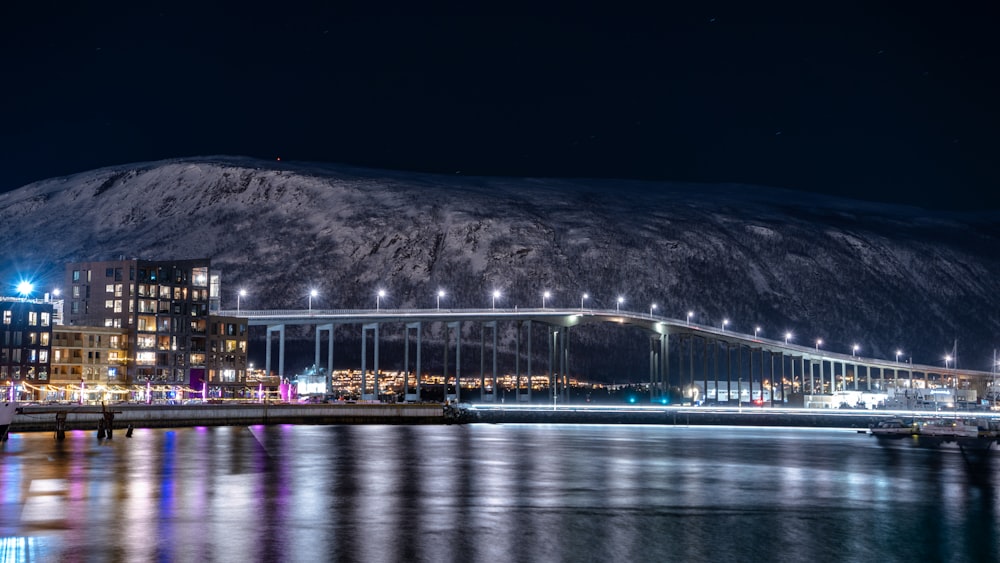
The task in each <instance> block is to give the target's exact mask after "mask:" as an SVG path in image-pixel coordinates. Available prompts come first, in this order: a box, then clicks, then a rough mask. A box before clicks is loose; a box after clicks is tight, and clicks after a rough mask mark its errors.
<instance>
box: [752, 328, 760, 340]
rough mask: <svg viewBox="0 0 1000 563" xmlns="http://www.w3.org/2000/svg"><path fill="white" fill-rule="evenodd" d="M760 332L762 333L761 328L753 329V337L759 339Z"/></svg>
mask: <svg viewBox="0 0 1000 563" xmlns="http://www.w3.org/2000/svg"><path fill="white" fill-rule="evenodd" d="M759 332H760V327H759V326H755V327H753V337H754V338H757V334H758V333H759Z"/></svg>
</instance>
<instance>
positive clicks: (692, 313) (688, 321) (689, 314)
mask: <svg viewBox="0 0 1000 563" xmlns="http://www.w3.org/2000/svg"><path fill="white" fill-rule="evenodd" d="M693 316H694V311H688V319H687V324H691V317H693Z"/></svg>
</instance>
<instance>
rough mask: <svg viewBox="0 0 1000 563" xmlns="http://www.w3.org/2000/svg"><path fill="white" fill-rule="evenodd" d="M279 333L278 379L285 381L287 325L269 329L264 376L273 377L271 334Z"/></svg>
mask: <svg viewBox="0 0 1000 563" xmlns="http://www.w3.org/2000/svg"><path fill="white" fill-rule="evenodd" d="M274 332H277V333H278V377H279V378H280V379H281V381H284V380H285V325H276V326H269V327H267V345H266V346H265V350H264V375H271V334H272V333H274Z"/></svg>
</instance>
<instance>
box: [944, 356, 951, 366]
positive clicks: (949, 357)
mask: <svg viewBox="0 0 1000 563" xmlns="http://www.w3.org/2000/svg"><path fill="white" fill-rule="evenodd" d="M950 362H951V354H948V355H947V356H945V357H944V369H948V364H949V363H950Z"/></svg>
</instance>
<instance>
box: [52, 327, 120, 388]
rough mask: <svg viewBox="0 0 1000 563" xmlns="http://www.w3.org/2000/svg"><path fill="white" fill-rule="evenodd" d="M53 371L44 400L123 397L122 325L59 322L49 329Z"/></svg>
mask: <svg viewBox="0 0 1000 563" xmlns="http://www.w3.org/2000/svg"><path fill="white" fill-rule="evenodd" d="M52 335H53V336H52V371H51V375H50V377H49V386H48V389H47V392H46V393H45V395H44V396H43V398H44V399H46V400H52V401H63V400H78V399H79V398H80V393H81V392H84V393H85V394H86V398H87V399H93V398H95V395H96V396H97V397H99V400H116V399H123V398H125V396H126V395H127V388H126V387H125V386H124V385H125V366H126V365H127V358H128V349H127V342H128V333H127V331H126V330H125V329H123V328H114V327H103V326H100V327H98V326H79V325H73V326H70V325H62V326H59V325H57V326H55V327H53V330H52Z"/></svg>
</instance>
